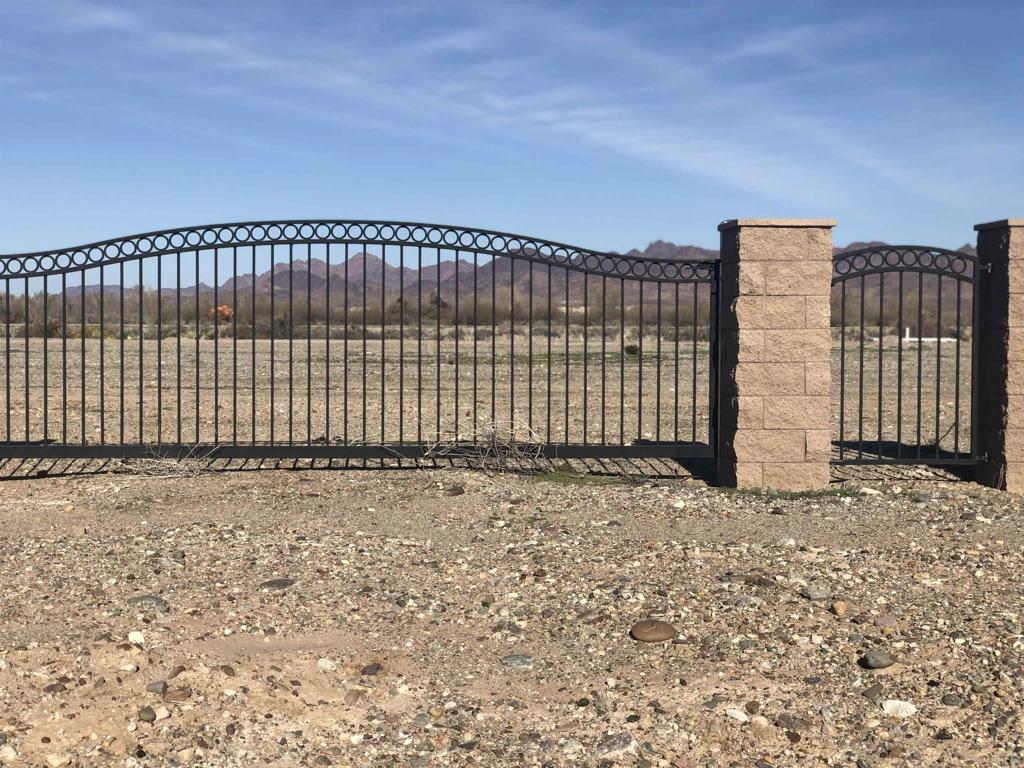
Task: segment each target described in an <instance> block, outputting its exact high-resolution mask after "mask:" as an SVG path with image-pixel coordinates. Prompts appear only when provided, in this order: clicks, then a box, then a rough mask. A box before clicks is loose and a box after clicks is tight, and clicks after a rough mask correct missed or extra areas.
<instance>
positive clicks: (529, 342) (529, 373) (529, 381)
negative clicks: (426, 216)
mask: <svg viewBox="0 0 1024 768" xmlns="http://www.w3.org/2000/svg"><path fill="white" fill-rule="evenodd" d="M527 264H528V265H529V267H528V269H529V270H530V272H529V276H528V277H527V286H526V287H527V291H529V296H528V297H527V300H526V301H527V307H526V312H527V321H526V347H527V352H526V426H527V430H528V434H527V439H528V440H530V442H533V437H534V435H533V262H532V261H528V262H527Z"/></svg>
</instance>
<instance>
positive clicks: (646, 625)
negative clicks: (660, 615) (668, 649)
mask: <svg viewBox="0 0 1024 768" xmlns="http://www.w3.org/2000/svg"><path fill="white" fill-rule="evenodd" d="M676 634H677V633H676V628H675V627H673V626H672V625H671V624H669V623H668V622H667V621H659V620H658V619H644V620H643V621H638V622H637V623H636V624H634V625H633V628H632V629H630V630H629V636H630V637H632V638H633V639H634V640H638V641H640V642H641V643H663V642H665V641H666V640H672V639H673V638H674V637H675V636H676Z"/></svg>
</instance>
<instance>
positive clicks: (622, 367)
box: [619, 277, 626, 445]
mask: <svg viewBox="0 0 1024 768" xmlns="http://www.w3.org/2000/svg"><path fill="white" fill-rule="evenodd" d="M619 443H620V444H622V445H625V444H626V280H625V278H621V277H620V278H619Z"/></svg>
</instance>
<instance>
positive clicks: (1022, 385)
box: [979, 363, 1024, 397]
mask: <svg viewBox="0 0 1024 768" xmlns="http://www.w3.org/2000/svg"><path fill="white" fill-rule="evenodd" d="M987 365H988V366H989V370H988V373H989V377H988V381H987V382H986V384H988V385H989V386H988V391H986V387H985V385H984V384H983V385H982V387H981V388H979V392H985V394H986V395H987V396H989V397H992V396H998V395H1000V394H1001V393H1000V392H999V389H1000V384H1001V381H1000V380H999V378H997V376H998V373H999V372H998V371H997V370H995V369H996V367H997V366H996V365H995V364H994V363H988V364H987ZM1005 371H1006V394H1007V396H1009V395H1024V365H1008V366H1007V367H1006V369H1005ZM993 379H994V380H993ZM993 388H994V389H993Z"/></svg>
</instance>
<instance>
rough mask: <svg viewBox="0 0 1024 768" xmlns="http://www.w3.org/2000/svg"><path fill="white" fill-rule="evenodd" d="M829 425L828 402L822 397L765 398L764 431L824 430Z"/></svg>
mask: <svg viewBox="0 0 1024 768" xmlns="http://www.w3.org/2000/svg"><path fill="white" fill-rule="evenodd" d="M828 423H829V401H828V398H827V397H826V396H824V395H799V396H795V397H779V396H773V397H766V398H765V399H764V428H765V429H824V428H827V427H828Z"/></svg>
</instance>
